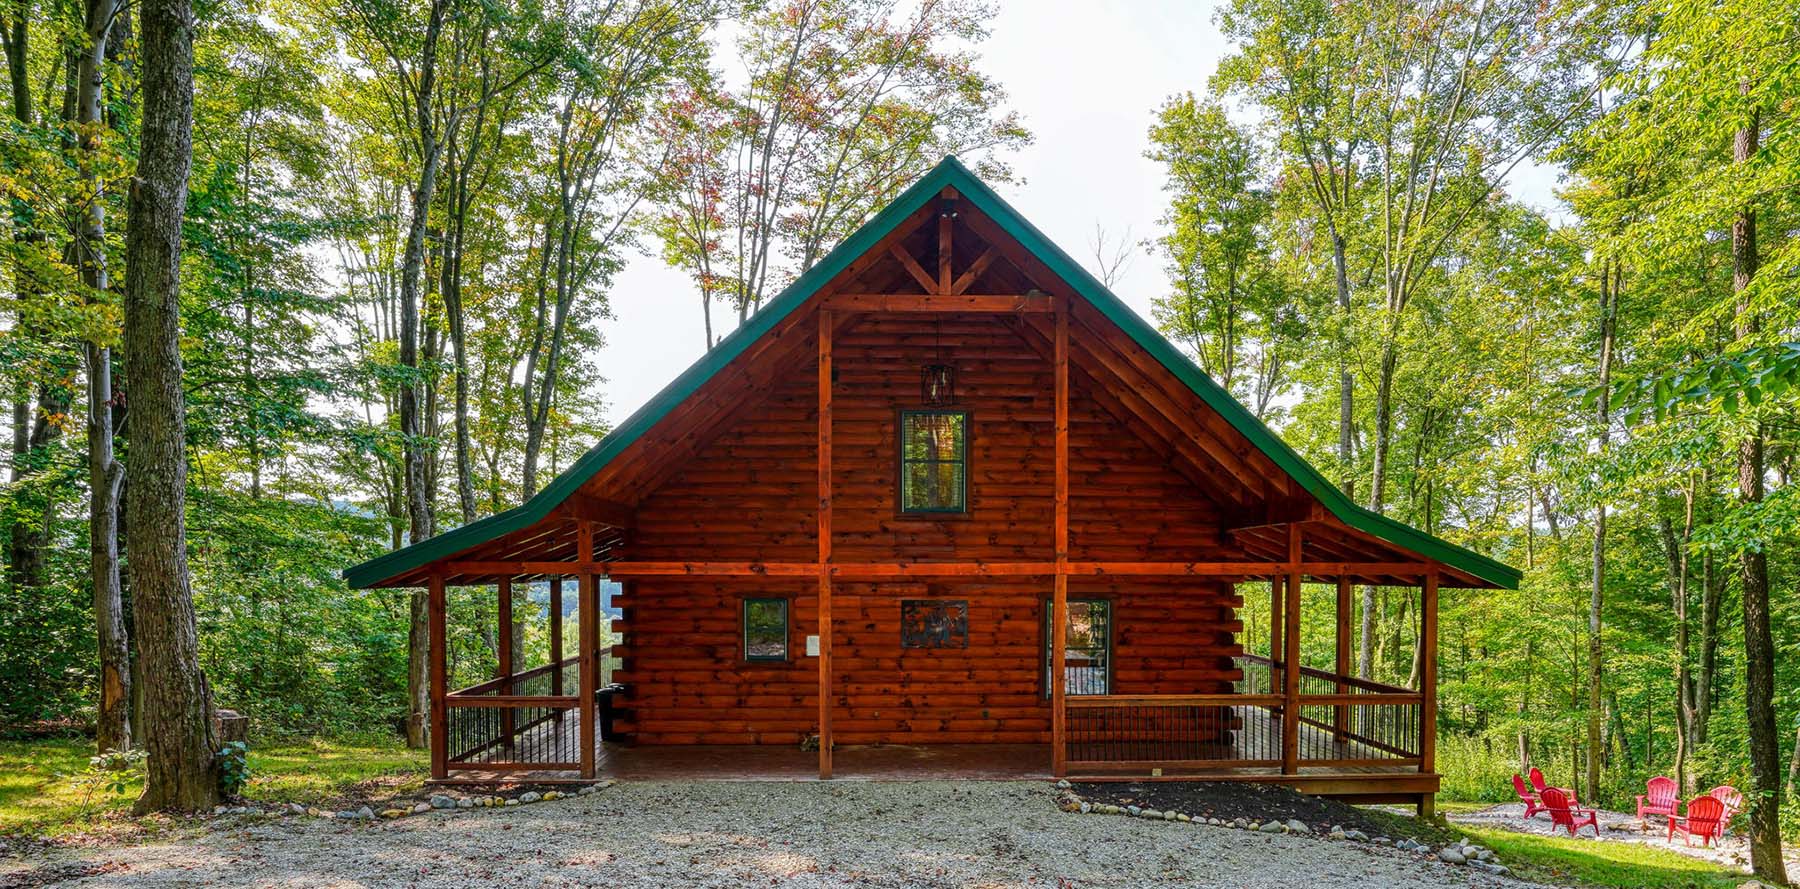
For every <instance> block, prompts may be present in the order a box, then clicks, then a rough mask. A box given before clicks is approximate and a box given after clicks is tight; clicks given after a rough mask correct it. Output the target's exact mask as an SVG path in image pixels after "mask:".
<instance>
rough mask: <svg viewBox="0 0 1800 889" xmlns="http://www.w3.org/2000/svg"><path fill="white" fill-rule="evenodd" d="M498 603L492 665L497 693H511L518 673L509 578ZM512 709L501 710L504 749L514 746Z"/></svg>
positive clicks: (499, 587)
mask: <svg viewBox="0 0 1800 889" xmlns="http://www.w3.org/2000/svg"><path fill="white" fill-rule="evenodd" d="M495 589H496V590H497V591H498V596H497V597H496V598H498V599H499V602H498V603H497V604H496V607H495V609H494V614H495V617H494V624H495V627H494V642H495V645H494V648H495V649H496V652H497V653H498V655H499V657H498V658H497V662H496V663H495V665H494V676H495V677H496V678H498V679H499V680H500V693H501V694H503V695H510V694H512V693H513V683H512V677H513V673H514V672H515V670H516V669H517V666H518V661H517V655H515V654H514V653H513V612H512V607H513V601H512V578H510V577H502V578H500V582H499V583H498V584H496V586H495ZM513 725H514V723H513V709H512V708H511V707H502V708H500V738H501V743H502V744H504V745H505V747H506V749H508V750H510V749H512V746H513Z"/></svg>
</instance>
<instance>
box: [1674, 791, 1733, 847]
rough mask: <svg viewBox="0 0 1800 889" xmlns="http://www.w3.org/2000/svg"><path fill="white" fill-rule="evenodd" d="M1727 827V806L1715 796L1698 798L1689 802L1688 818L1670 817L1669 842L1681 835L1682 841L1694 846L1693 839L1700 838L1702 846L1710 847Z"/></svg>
mask: <svg viewBox="0 0 1800 889" xmlns="http://www.w3.org/2000/svg"><path fill="white" fill-rule="evenodd" d="M1724 826H1725V804H1724V803H1722V802H1720V801H1719V798H1718V797H1715V796H1705V795H1702V796H1696V797H1694V798H1693V799H1691V800H1689V801H1688V804H1687V816H1686V817H1681V816H1678V815H1670V816H1669V836H1668V840H1669V842H1674V841H1675V834H1677V833H1679V834H1681V841H1682V843H1684V844H1686V845H1689V846H1691V845H1693V842H1692V841H1691V838H1692V837H1699V838H1700V845H1702V846H1710V845H1712V841H1713V840H1714V839H1716V838H1717V837H1718V836H1719V831H1720V829H1721V828H1723V827H1724Z"/></svg>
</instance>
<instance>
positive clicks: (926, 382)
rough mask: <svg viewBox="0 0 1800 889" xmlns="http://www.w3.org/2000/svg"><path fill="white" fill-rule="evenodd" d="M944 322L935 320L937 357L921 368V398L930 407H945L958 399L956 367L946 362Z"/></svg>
mask: <svg viewBox="0 0 1800 889" xmlns="http://www.w3.org/2000/svg"><path fill="white" fill-rule="evenodd" d="M941 325H942V322H933V330H932V339H933V341H934V343H935V351H936V353H937V358H936V360H934V361H933V362H932V363H930V364H927V365H925V366H924V367H922V368H920V369H919V400H921V401H923V402H924V403H925V404H926V405H927V406H929V407H943V406H944V405H947V404H950V403H952V402H954V401H955V400H956V368H954V367H951V366H950V365H948V364H945V363H944V338H943V333H942V330H941V329H939V328H940V327H941Z"/></svg>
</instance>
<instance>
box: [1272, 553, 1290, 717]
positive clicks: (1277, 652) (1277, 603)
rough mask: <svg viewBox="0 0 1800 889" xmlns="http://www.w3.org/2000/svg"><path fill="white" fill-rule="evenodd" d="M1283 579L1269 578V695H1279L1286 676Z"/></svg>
mask: <svg viewBox="0 0 1800 889" xmlns="http://www.w3.org/2000/svg"><path fill="white" fill-rule="evenodd" d="M1285 579H1286V578H1284V577H1282V576H1281V575H1279V574H1273V575H1270V576H1269V693H1270V694H1279V693H1280V692H1281V688H1282V686H1281V681H1282V679H1284V678H1285V676H1286V674H1285V673H1284V672H1283V667H1282V666H1281V664H1282V659H1283V657H1284V655H1285V654H1286V652H1287V647H1286V646H1285V645H1284V644H1283V643H1282V641H1281V636H1282V633H1281V630H1282V625H1283V624H1284V623H1285V622H1286V619H1285V618H1284V617H1283V615H1285V614H1286V613H1287V609H1285V608H1283V607H1282V604H1281V584H1282V581H1284V580H1285Z"/></svg>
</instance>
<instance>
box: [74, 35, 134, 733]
mask: <svg viewBox="0 0 1800 889" xmlns="http://www.w3.org/2000/svg"><path fill="white" fill-rule="evenodd" d="M115 13H116V7H115V6H114V3H113V0H88V3H87V4H86V8H85V10H84V15H85V22H86V29H85V30H86V34H85V36H86V40H87V43H86V45H84V46H83V47H82V48H81V49H82V52H81V64H80V68H79V70H78V76H79V78H80V80H79V83H78V86H77V89H78V91H79V94H78V96H77V99H76V122H77V123H79V124H80V125H81V128H80V132H81V141H80V145H79V151H80V154H81V155H82V156H83V157H86V158H89V159H92V158H93V156H94V154H95V152H96V151H98V149H99V145H100V133H99V130H100V127H102V126H104V122H103V120H102V117H101V102H102V96H103V90H102V86H103V85H102V82H101V77H102V72H104V70H105V68H106V50H107V46H108V45H109V41H108V39H107V38H108V37H109V36H110V32H111V30H112V19H113V16H114V14H115ZM81 169H82V177H83V179H84V180H85V181H86V182H87V186H88V196H87V199H86V206H85V207H83V208H81V214H80V220H81V221H80V223H79V224H78V226H77V228H76V231H75V259H76V265H77V266H78V268H79V270H80V274H81V283H82V286H83V288H84V289H85V291H86V298H87V299H88V300H90V301H98V300H99V299H101V295H102V294H104V293H105V292H106V290H107V288H108V287H109V286H110V281H109V275H108V270H107V267H106V250H105V246H104V245H105V243H106V202H105V200H104V195H103V193H102V191H101V183H100V177H99V172H98V167H97V165H96V164H93V163H84V164H82V165H81ZM86 357H87V383H88V386H87V390H88V391H87V395H88V399H87V400H88V403H87V440H88V493H89V496H88V578H89V584H90V586H91V593H92V597H93V601H94V630H95V639H96V641H97V643H98V644H97V650H98V652H99V667H100V671H99V672H100V700H99V708H98V713H97V714H96V715H95V729H94V741H95V747H96V748H97V749H98V751H99V752H101V753H105V752H106V751H108V750H129V749H131V720H130V712H131V709H130V705H131V657H130V645H129V643H128V641H127V638H126V635H125V613H124V603H123V601H122V594H121V592H120V589H119V541H118V531H119V512H118V506H119V500H118V494H119V482H120V480H121V479H122V476H121V474H120V473H121V471H122V470H121V469H120V467H119V466H118V465H117V463H116V462H115V460H114V459H113V391H112V349H111V348H109V347H108V346H105V345H100V344H97V343H89V344H88V346H87V356H86Z"/></svg>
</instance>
